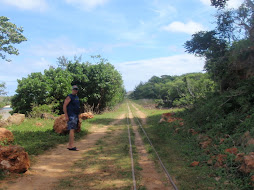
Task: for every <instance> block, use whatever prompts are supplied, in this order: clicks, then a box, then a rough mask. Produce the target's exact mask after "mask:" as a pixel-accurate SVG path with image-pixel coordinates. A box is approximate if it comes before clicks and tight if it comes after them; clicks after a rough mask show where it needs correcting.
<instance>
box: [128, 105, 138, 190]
mask: <svg viewBox="0 0 254 190" xmlns="http://www.w3.org/2000/svg"><path fill="white" fill-rule="evenodd" d="M128 108H129V105H128ZM129 110H130V108H129ZM126 118H127V126H128V136H129V144H130V157H131V169H132V179H133V190H136V178H135V169H134V161H133V153H132V144H131V133H130V122H129V111H128V113H127V117H126Z"/></svg>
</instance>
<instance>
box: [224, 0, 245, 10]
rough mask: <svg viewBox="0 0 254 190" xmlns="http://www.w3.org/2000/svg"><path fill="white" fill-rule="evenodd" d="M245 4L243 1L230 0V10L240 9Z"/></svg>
mask: <svg viewBox="0 0 254 190" xmlns="http://www.w3.org/2000/svg"><path fill="white" fill-rule="evenodd" d="M242 3H243V0H229V2H228V8H234V9H236V8H238V7H240V5H241V4H242Z"/></svg>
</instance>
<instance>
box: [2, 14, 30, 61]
mask: <svg viewBox="0 0 254 190" xmlns="http://www.w3.org/2000/svg"><path fill="white" fill-rule="evenodd" d="M22 32H23V28H22V27H17V26H16V25H15V24H13V23H11V22H9V19H8V18H7V17H5V16H0V57H1V58H2V59H4V60H6V61H10V60H9V59H7V58H6V54H10V55H11V54H14V55H18V54H19V51H18V49H17V48H15V47H14V46H13V44H19V43H21V42H23V41H26V40H27V39H26V38H25V36H23V35H22Z"/></svg>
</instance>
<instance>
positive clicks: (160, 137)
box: [132, 105, 248, 189]
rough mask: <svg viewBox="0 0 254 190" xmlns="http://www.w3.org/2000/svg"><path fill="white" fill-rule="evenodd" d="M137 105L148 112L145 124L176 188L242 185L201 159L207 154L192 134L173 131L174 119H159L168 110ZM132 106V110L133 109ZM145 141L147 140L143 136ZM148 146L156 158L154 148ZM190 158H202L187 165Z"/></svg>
mask: <svg viewBox="0 0 254 190" xmlns="http://www.w3.org/2000/svg"><path fill="white" fill-rule="evenodd" d="M136 107H138V108H139V109H140V110H141V111H143V112H144V113H146V114H147V116H148V117H147V125H145V126H144V128H145V130H146V132H147V133H148V135H149V137H150V138H151V141H152V142H153V144H154V146H155V148H156V150H157V151H158V153H159V155H160V156H161V159H162V161H163V163H164V164H165V166H166V168H167V169H168V171H169V172H170V173H171V175H172V176H174V177H175V179H176V181H177V186H178V187H179V189H241V188H239V187H238V186H236V185H234V184H232V183H231V182H230V180H229V178H228V176H226V173H224V171H223V170H222V169H220V168H219V169H217V170H216V171H215V170H214V168H213V167H212V166H208V165H207V164H206V163H204V162H202V161H203V160H207V159H208V155H207V154H205V153H204V151H203V150H202V149H200V148H199V146H198V144H197V142H196V139H195V137H193V136H192V135H189V134H186V133H182V134H177V133H175V131H174V125H177V123H174V125H170V124H169V123H161V124H159V123H158V121H159V120H160V118H161V114H162V113H165V112H167V111H166V110H147V109H144V108H143V107H142V106H140V105H136ZM132 110H133V111H134V112H135V109H132ZM170 111H174V110H170ZM176 111H177V110H176ZM141 134H142V132H141ZM144 141H145V143H146V144H148V142H147V141H146V139H145V138H144ZM147 147H148V152H149V153H152V156H153V158H154V159H155V160H156V157H155V155H154V153H153V151H152V150H151V149H150V148H149V146H147ZM193 161H201V162H200V165H199V166H198V167H190V163H191V162H193ZM246 189H248V188H246Z"/></svg>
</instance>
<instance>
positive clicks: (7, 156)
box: [0, 145, 30, 173]
mask: <svg viewBox="0 0 254 190" xmlns="http://www.w3.org/2000/svg"><path fill="white" fill-rule="evenodd" d="M29 167H30V160H29V157H28V154H27V152H25V149H24V148H22V147H20V146H16V145H15V146H14V145H10V146H4V147H0V169H2V170H8V171H10V172H13V173H24V172H26V171H27V170H28V168H29Z"/></svg>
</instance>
